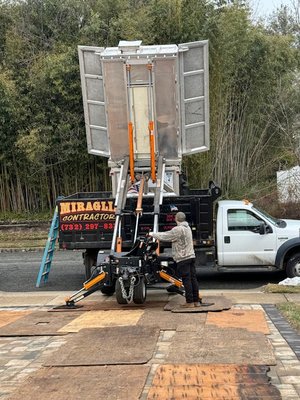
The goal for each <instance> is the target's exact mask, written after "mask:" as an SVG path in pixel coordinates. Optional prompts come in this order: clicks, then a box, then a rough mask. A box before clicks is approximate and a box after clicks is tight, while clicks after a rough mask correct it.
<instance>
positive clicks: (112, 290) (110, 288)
mask: <svg viewBox="0 0 300 400" xmlns="http://www.w3.org/2000/svg"><path fill="white" fill-rule="evenodd" d="M100 291H101V293H102V294H104V295H105V296H112V295H113V294H114V293H115V285H113V286H103V288H101V289H100Z"/></svg>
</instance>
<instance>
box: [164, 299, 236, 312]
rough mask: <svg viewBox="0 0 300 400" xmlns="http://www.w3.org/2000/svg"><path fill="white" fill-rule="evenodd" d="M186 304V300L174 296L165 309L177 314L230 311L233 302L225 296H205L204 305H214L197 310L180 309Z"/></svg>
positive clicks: (196, 308)
mask: <svg viewBox="0 0 300 400" xmlns="http://www.w3.org/2000/svg"><path fill="white" fill-rule="evenodd" d="M184 303H185V298H184V297H183V296H180V295H176V296H174V297H173V298H172V299H171V300H170V301H169V302H168V303H167V304H166V306H165V307H164V310H165V311H172V312H175V313H207V312H209V311H222V310H229V309H230V308H231V307H232V302H231V300H229V299H227V298H226V297H224V296H203V303H213V304H212V305H210V306H205V305H203V306H201V307H195V308H180V305H182V304H184Z"/></svg>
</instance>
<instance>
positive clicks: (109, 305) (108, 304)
mask: <svg viewBox="0 0 300 400" xmlns="http://www.w3.org/2000/svg"><path fill="white" fill-rule="evenodd" d="M166 303H167V301H156V300H154V301H152V300H147V301H146V302H145V303H143V304H135V303H130V304H118V303H117V301H116V299H115V298H112V299H111V300H105V301H100V302H99V301H84V300H83V301H80V302H78V303H76V306H78V308H76V307H75V308H61V306H58V307H53V308H51V309H50V310H48V312H73V311H101V310H147V309H149V308H157V309H163V308H164V306H165V305H166Z"/></svg>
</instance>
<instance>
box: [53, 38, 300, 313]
mask: <svg viewBox="0 0 300 400" xmlns="http://www.w3.org/2000/svg"><path fill="white" fill-rule="evenodd" d="M78 51H79V62H80V74H81V85H82V94H83V106H84V115H85V124H86V135H87V145H88V152H89V153H90V154H93V155H96V156H101V157H106V158H108V165H109V167H110V175H111V183H112V191H111V192H97V193H75V194H73V195H70V196H67V197H65V198H62V199H59V200H58V201H57V206H58V213H59V245H60V247H61V248H63V249H82V250H83V256H84V265H85V272H86V279H87V280H86V282H85V283H84V285H83V288H82V289H80V290H79V292H77V293H76V294H74V296H71V297H70V298H68V300H67V304H69V305H72V304H74V303H75V302H76V301H79V300H81V299H82V298H84V297H86V296H87V295H89V294H91V293H93V292H94V291H95V290H99V289H100V290H101V291H102V293H104V294H112V293H114V292H116V298H117V301H118V302H119V303H128V302H131V301H134V302H136V303H143V302H144V301H145V299H146V287H147V285H149V284H154V283H156V282H159V280H160V279H164V280H166V281H169V282H171V283H173V284H175V286H176V287H178V288H181V289H182V284H181V282H180V280H179V279H178V278H176V266H175V265H174V261H173V260H172V257H171V254H170V248H169V247H168V244H165V243H158V242H156V241H154V240H153V239H150V238H148V237H147V233H148V232H149V231H153V232H157V231H166V230H169V229H171V228H172V227H173V226H174V225H175V214H176V212H177V211H183V212H184V213H185V214H186V216H187V221H188V222H189V224H190V226H191V229H192V232H193V239H194V246H195V253H196V268H197V270H198V271H199V269H201V268H203V267H204V266H205V267H207V266H209V267H212V268H219V269H221V270H237V269H238V268H242V269H244V270H245V269H248V270H249V269H250V270H259V269H267V270H270V269H278V270H282V269H285V270H286V271H287V274H288V275H289V276H299V275H300V267H299V266H300V239H299V229H300V223H299V221H283V220H276V219H274V218H272V217H270V216H268V215H267V214H266V213H264V212H263V211H261V210H259V209H257V208H255V207H254V206H253V205H252V204H251V203H249V202H247V201H242V202H237V201H236V202H235V201H232V202H231V201H223V200H221V201H219V202H217V201H216V200H217V199H218V198H219V197H220V195H221V189H220V188H219V187H218V185H217V184H215V183H214V182H213V181H211V182H210V183H209V185H208V187H207V188H206V189H198V190H197V189H194V190H192V189H190V188H189V186H188V184H187V182H186V179H185V176H184V175H183V174H182V159H183V157H184V156H187V155H192V154H196V153H201V152H206V151H208V150H209V80H208V42H207V41H199V42H192V43H184V44H179V45H174V44H170V45H153V46H143V45H142V43H141V41H131V42H127V41H121V42H120V43H119V45H118V47H108V48H101V47H91V46H79V48H78ZM214 204H216V223H215V226H214V222H213V221H214V219H213V216H214Z"/></svg>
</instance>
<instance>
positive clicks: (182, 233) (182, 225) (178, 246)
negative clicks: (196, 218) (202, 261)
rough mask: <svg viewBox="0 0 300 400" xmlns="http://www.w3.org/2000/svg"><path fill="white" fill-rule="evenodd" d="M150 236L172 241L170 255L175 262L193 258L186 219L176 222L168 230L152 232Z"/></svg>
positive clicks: (189, 231) (191, 238) (192, 248)
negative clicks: (175, 224)
mask: <svg viewBox="0 0 300 400" xmlns="http://www.w3.org/2000/svg"><path fill="white" fill-rule="evenodd" d="M152 236H153V237H154V238H155V239H158V240H161V241H162V242H172V255H173V258H174V260H175V261H176V262H180V261H184V260H189V259H190V258H195V252H194V246H193V235H192V230H191V228H190V227H189V224H188V223H187V222H186V221H184V222H178V225H177V226H175V227H174V228H173V229H171V230H170V231H167V232H158V233H152Z"/></svg>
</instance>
